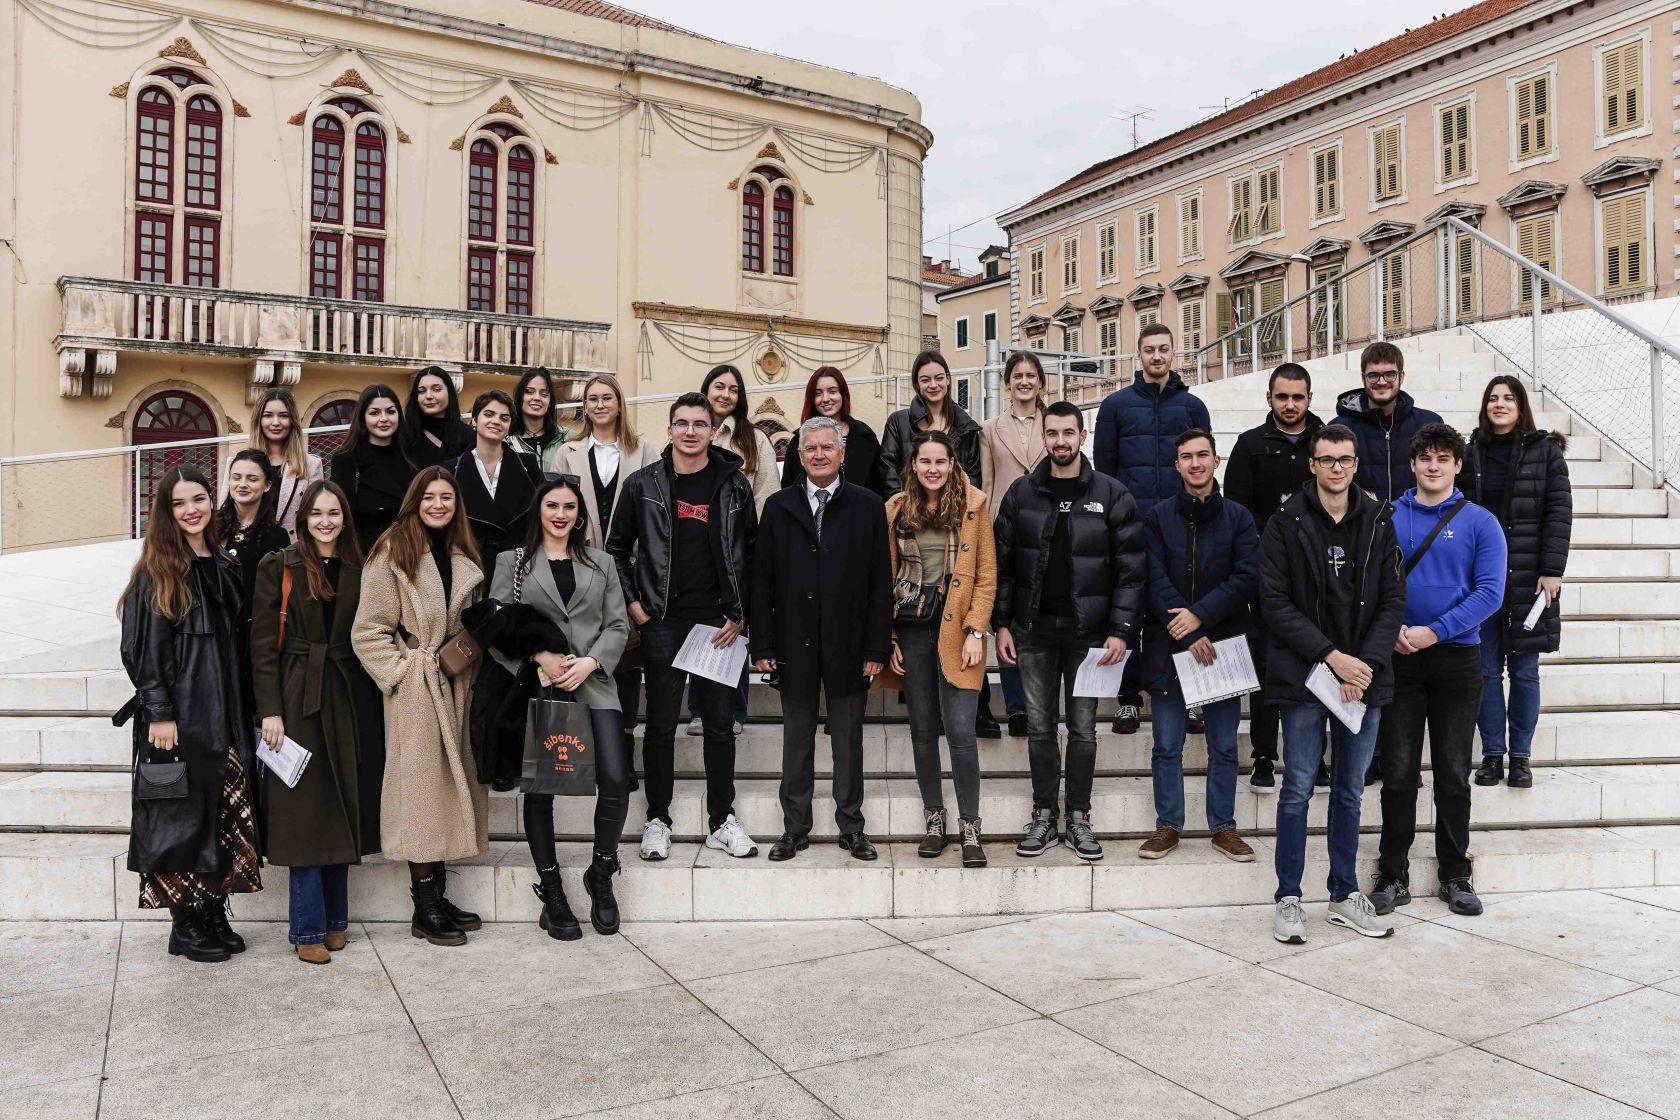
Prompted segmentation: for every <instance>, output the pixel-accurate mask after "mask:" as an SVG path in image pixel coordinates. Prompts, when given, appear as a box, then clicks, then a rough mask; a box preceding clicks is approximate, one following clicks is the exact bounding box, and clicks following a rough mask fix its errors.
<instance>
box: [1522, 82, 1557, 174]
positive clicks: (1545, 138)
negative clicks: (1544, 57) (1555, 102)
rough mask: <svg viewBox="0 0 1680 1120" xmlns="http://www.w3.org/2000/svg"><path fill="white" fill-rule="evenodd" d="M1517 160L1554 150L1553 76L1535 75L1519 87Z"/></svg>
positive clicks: (1532, 157)
mask: <svg viewBox="0 0 1680 1120" xmlns="http://www.w3.org/2000/svg"><path fill="white" fill-rule="evenodd" d="M1516 101H1517V158H1518V159H1519V160H1524V159H1534V158H1535V157H1536V156H1543V155H1546V154H1547V153H1549V152H1550V151H1551V150H1552V76H1551V75H1550V74H1536V75H1534V76H1533V77H1532V78H1525V79H1523V80H1522V81H1520V82H1518V83H1517V91H1516Z"/></svg>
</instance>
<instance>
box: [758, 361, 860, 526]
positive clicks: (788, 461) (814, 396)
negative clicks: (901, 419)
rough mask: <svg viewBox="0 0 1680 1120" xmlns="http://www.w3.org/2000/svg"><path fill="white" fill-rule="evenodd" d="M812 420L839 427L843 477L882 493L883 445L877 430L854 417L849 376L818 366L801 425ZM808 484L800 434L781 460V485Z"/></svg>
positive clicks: (808, 387)
mask: <svg viewBox="0 0 1680 1120" xmlns="http://www.w3.org/2000/svg"><path fill="white" fill-rule="evenodd" d="M813 416H826V417H828V418H829V419H830V420H833V421H835V422H836V423H838V424H839V425H840V430H841V431H842V432H844V433H845V438H844V439H842V440H841V441H840V446H841V447H842V448H844V449H845V453H846V459H845V462H844V463H843V464H842V465H841V467H840V476H841V477H842V478H844V479H845V480H846V481H847V482H852V483H856V484H857V485H859V486H862V487H863V488H864V489H866V490H873V491H874V492H875V493H877V494H879V493H880V492H881V441H880V440H879V439H877V438H875V430H874V429H873V428H871V427H870V426H869V425H868V424H865V423H864V422H863V421H862V420H858V419H855V418H854V417H853V416H852V390H851V387H850V386H848V385H847V384H846V375H845V374H843V373H841V372H840V371H839V370H838V369H836V368H835V367H833V366H818V367H817V369H816V371H815V372H813V373H812V374H811V379H810V380H809V381H807V382H805V404H804V407H802V408H801V409H800V412H799V422H800V423H801V424H803V423H805V421H807V420H809V419H810V418H811V417H813ZM804 481H805V468H804V466H803V465H802V464H801V463H800V462H799V433H798V432H797V431H796V432H794V434H793V439H792V440H791V441H789V443H788V445H787V451H786V452H785V453H784V454H783V456H782V485H783V486H784V487H786V486H798V485H799V484H800V483H802V482H804Z"/></svg>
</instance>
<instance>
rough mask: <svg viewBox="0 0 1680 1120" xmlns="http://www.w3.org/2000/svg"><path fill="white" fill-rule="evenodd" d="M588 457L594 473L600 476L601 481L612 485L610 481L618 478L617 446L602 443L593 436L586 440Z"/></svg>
mask: <svg viewBox="0 0 1680 1120" xmlns="http://www.w3.org/2000/svg"><path fill="white" fill-rule="evenodd" d="M588 445H589V456H590V458H591V460H593V461H594V463H595V471H596V473H597V474H599V475H600V476H601V481H602V482H604V483H606V484H607V485H609V486H610V485H612V480H613V479H615V478H617V477H618V444H616V443H602V442H601V441H600V440H598V439H596V438H595V437H594V436H590V437H589V440H588Z"/></svg>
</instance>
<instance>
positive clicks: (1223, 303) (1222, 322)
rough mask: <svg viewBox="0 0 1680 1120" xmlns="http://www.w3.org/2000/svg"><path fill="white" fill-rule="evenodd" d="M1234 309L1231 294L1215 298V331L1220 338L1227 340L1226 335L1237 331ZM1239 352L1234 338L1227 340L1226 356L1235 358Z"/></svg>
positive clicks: (1222, 293)
mask: <svg viewBox="0 0 1680 1120" xmlns="http://www.w3.org/2000/svg"><path fill="white" fill-rule="evenodd" d="M1234 308H1235V305H1234V304H1233V303H1232V301H1231V293H1230V292H1219V293H1217V294H1216V295H1215V296H1214V301H1213V319H1214V330H1215V331H1217V332H1218V337H1219V338H1225V336H1226V335H1228V334H1230V333H1231V332H1232V331H1234V330H1236V329H1237V328H1236V323H1235V322H1234V321H1233V313H1234ZM1238 352H1239V344H1238V341H1237V340H1236V339H1234V338H1227V339H1225V356H1226V357H1227V358H1234V357H1236V356H1237V353H1238Z"/></svg>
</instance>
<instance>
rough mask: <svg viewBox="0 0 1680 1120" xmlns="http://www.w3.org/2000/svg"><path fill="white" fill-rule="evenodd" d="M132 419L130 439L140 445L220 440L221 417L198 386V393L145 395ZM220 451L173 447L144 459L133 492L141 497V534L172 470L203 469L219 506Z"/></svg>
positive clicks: (137, 512) (167, 390)
mask: <svg viewBox="0 0 1680 1120" xmlns="http://www.w3.org/2000/svg"><path fill="white" fill-rule="evenodd" d="M130 415H132V416H133V418H134V419H133V423H132V427H131V436H130V438H131V439H132V441H133V442H134V443H136V444H140V445H148V444H158V443H167V444H173V443H177V442H181V441H186V440H197V439H206V438H209V437H213V436H215V435H217V434H218V433H217V431H216V427H217V424H216V414H215V411H214V410H213V409H212V408H211V406H210V405H209V404H207V403H205V401H204V399H203V397H201V396H200V395H199V392H198V391H196V386H195V387H194V388H193V389H179V388H175V387H174V386H173V385H163V386H153V387H152V388H150V389H148V390H147V391H146V392H145V393H144V394H142V396H141V400H140V403H139V404H138V405H137V406H135V407H134V408H133V409H131V410H130ZM216 450H217V449H216V445H215V444H213V443H207V444H200V445H199V446H197V447H167V448H160V449H158V450H155V451H142V452H140V453H139V456H138V458H137V459H136V462H135V467H134V469H135V470H137V471H138V477H137V478H136V479H134V480H133V483H132V486H131V489H132V490H133V491H134V495H135V508H134V525H135V531H136V533H143V532H144V531H145V528H146V516H147V514H148V512H149V511H150V510H151V507H152V497H153V495H154V494H156V493H157V488H158V484H159V483H160V482H162V481H163V476H164V474H165V472H167V471H168V470H169V469H170V468H171V467H197V468H198V469H199V470H200V471H201V472H202V473H203V474H204V477H205V478H207V479H209V480H210V485H211V487H212V490H211V494H210V498H211V500H212V501H215V500H216V497H217V495H216V493H215V491H214V487H215V485H216V477H217V475H216Z"/></svg>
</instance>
